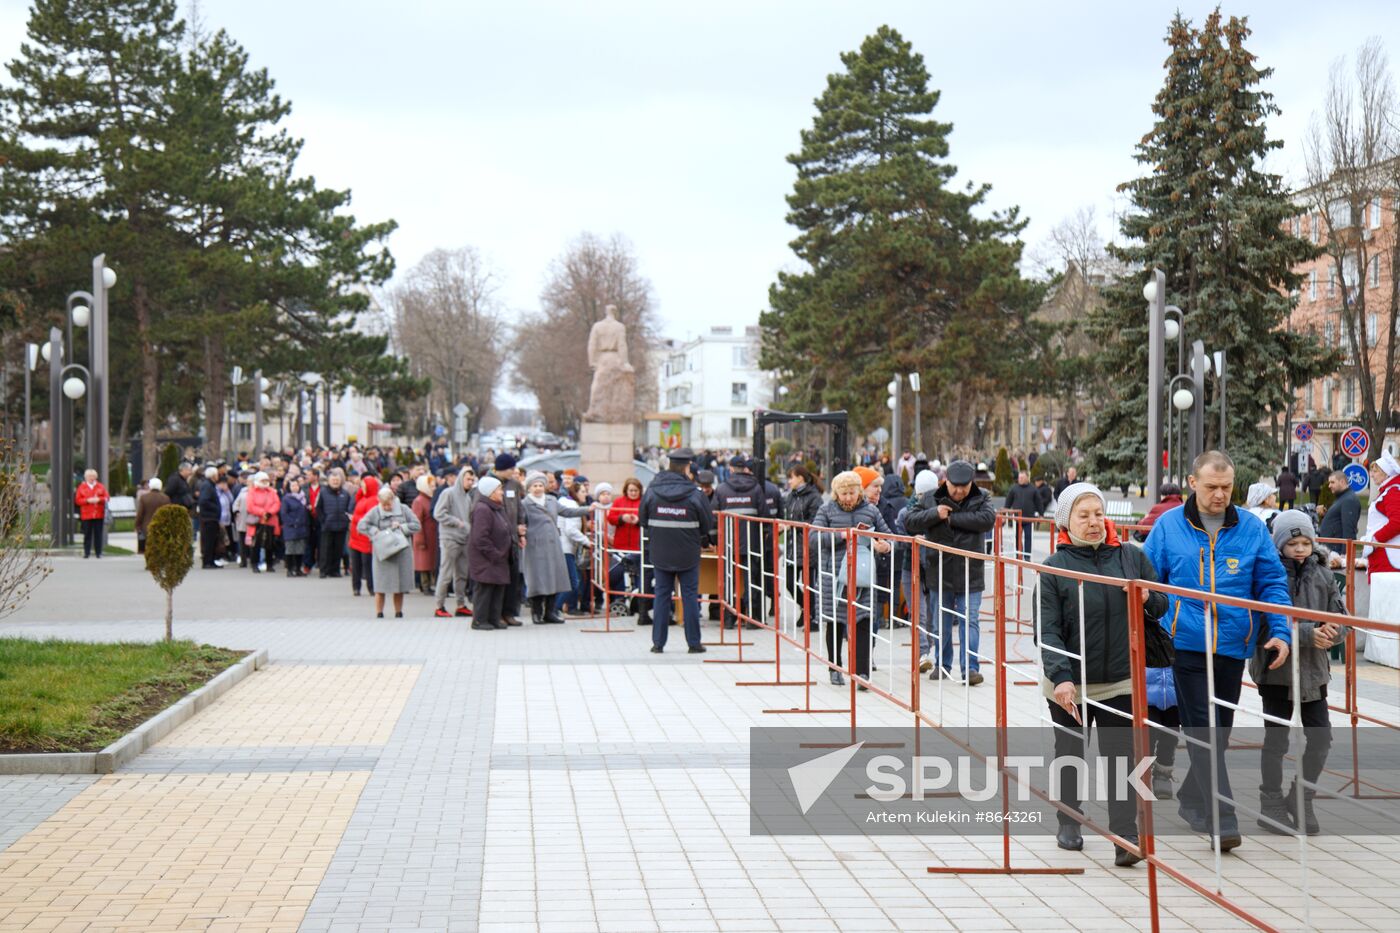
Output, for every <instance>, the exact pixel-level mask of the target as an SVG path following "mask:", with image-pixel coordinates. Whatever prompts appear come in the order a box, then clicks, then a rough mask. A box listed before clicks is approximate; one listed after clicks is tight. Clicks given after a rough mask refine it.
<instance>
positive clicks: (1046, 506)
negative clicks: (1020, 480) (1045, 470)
mask: <svg viewBox="0 0 1400 933" xmlns="http://www.w3.org/2000/svg"><path fill="white" fill-rule="evenodd" d="M1054 501H1055V490H1053V489H1051V488H1050V484H1049V483H1047V482H1046V481H1045V477H1044V476H1043V475H1041V476H1037V477H1036V478H1035V507H1036V509H1037V511H1036V514H1037V515H1044V514H1045V513H1046V512H1049V511H1050V503H1051V502H1054Z"/></svg>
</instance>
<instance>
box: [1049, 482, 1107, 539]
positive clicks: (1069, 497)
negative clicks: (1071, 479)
mask: <svg viewBox="0 0 1400 933" xmlns="http://www.w3.org/2000/svg"><path fill="white" fill-rule="evenodd" d="M1084 496H1098V498H1099V505H1101V506H1103V510H1104V511H1105V512H1107V511H1108V501H1107V500H1106V499H1104V497H1103V493H1102V492H1100V491H1099V487H1097V486H1095V485H1094V484H1093V483H1070V484H1069V485H1068V486H1066V487H1065V491H1064V492H1062V493H1060V497H1059V499H1058V500H1057V501H1056V505H1055V527H1056V528H1064V529H1066V530H1068V528H1069V513H1070V511H1071V510H1072V509H1073V508H1074V503H1075V501H1076V500H1078V499H1080V498H1082V497H1084Z"/></svg>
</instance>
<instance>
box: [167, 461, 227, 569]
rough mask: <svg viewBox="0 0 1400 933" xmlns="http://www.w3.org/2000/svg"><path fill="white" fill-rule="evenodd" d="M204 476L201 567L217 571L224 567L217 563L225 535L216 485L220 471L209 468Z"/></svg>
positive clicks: (200, 534) (201, 497) (201, 513)
mask: <svg viewBox="0 0 1400 933" xmlns="http://www.w3.org/2000/svg"><path fill="white" fill-rule="evenodd" d="M176 475H177V476H178V475H179V474H178V473H177V474H176ZM204 475H205V480H204V483H203V485H201V486H200V488H199V557H200V567H201V568H202V569H204V570H217V569H219V567H221V566H223V565H222V564H220V563H218V562H217V561H218V557H219V540H220V538H221V537H222V536H223V533H224V529H223V526H222V525H221V524H219V516H220V515H221V514H222V512H223V505H222V504H221V503H220V502H219V487H218V485H217V484H216V483H215V480H216V479H218V476H219V470H218V468H217V467H209V468H208V469H207V470H205V471H204Z"/></svg>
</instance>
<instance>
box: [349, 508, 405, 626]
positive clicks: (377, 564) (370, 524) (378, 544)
mask: <svg viewBox="0 0 1400 933" xmlns="http://www.w3.org/2000/svg"><path fill="white" fill-rule="evenodd" d="M378 498H379V504H378V505H376V506H375V507H374V508H372V509H370V510H369V511H368V512H366V513H365V514H364V517H363V518H361V519H360V523H359V525H357V526H356V528H357V529H358V530H359V532H360V534H362V535H364V536H365V537H366V538H369V541H370V548H371V551H372V553H373V554H374V611H375V615H376V616H377V617H378V618H380V619H382V618H384V594H386V593H389V594H392V595H393V597H394V618H396V619H402V618H403V594H405V593H407V592H408V591H409V590H411V589H413V545H412V539H413V535H414V534H415V533H417V532H418V530H419V528H420V527H421V526H420V525H419V524H418V517H417V516H416V515H414V514H413V510H412V509H410V508H409V507H408V506H406V505H404V504H403V503H402V502H400V501H399V497H398V496H396V495H394V490H393V489H391V488H390V487H388V486H380V487H379V496H378Z"/></svg>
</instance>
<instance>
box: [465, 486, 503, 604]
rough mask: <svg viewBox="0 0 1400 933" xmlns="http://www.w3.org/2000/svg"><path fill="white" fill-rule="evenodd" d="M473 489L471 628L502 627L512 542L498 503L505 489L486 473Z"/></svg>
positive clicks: (469, 543) (469, 541) (469, 556)
mask: <svg viewBox="0 0 1400 933" xmlns="http://www.w3.org/2000/svg"><path fill="white" fill-rule="evenodd" d="M476 492H477V499H476V505H475V506H473V507H472V530H471V534H470V535H469V536H468V538H467V566H468V567H469V568H470V572H471V578H472V580H473V581H474V582H475V584H476V590H475V595H474V597H473V600H472V609H473V611H474V613H475V615H473V616H472V628H479V629H498V628H505V627H506V623H505V622H503V621H502V620H501V610H502V609H503V608H504V606H505V598H506V589H507V588H508V587H509V586H510V585H511V573H510V549H511V548H512V547H513V546H514V544H513V542H512V540H511V527H510V524H509V522H507V521H506V514H505V506H504V505H502V503H503V502H504V501H505V491H504V489H502V487H501V481H500V480H498V479H496V477H494V476H488V477H486V478H485V479H483V480H482V481H481V482H480V483H478V484H477V487H476Z"/></svg>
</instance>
